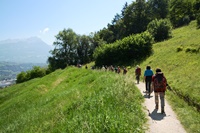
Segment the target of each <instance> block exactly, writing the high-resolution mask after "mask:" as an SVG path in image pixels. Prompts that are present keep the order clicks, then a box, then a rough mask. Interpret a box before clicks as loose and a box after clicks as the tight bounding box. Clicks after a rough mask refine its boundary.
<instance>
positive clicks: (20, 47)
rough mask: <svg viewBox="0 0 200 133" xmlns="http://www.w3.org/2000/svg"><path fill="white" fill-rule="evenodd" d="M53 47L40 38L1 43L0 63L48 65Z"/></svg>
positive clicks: (10, 40) (11, 40)
mask: <svg viewBox="0 0 200 133" xmlns="http://www.w3.org/2000/svg"><path fill="white" fill-rule="evenodd" d="M50 50H52V46H51V45H48V44H47V43H45V42H44V41H42V40H41V39H40V38H38V37H30V38H26V39H8V40H2V41H0V61H6V62H16V63H46V62H47V59H48V56H50V53H49V51H50Z"/></svg>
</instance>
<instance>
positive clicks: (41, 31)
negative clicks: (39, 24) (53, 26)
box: [40, 27, 49, 34]
mask: <svg viewBox="0 0 200 133" xmlns="http://www.w3.org/2000/svg"><path fill="white" fill-rule="evenodd" d="M47 32H49V28H48V27H47V28H45V29H43V30H40V33H42V34H46V33H47Z"/></svg>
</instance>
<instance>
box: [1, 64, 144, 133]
mask: <svg viewBox="0 0 200 133" xmlns="http://www.w3.org/2000/svg"><path fill="white" fill-rule="evenodd" d="M142 101H143V97H142V96H141V94H140V92H139V91H138V89H136V87H135V86H134V84H133V81H132V80H130V79H129V78H128V76H124V75H118V74H116V73H113V72H104V71H94V70H88V69H79V68H73V67H68V68H66V69H64V70H57V71H55V72H53V73H51V74H49V75H47V76H45V77H43V78H38V79H34V80H30V81H28V82H25V83H22V84H17V85H14V86H12V87H9V88H6V89H3V90H0V116H1V119H0V132H19V133H21V132H29V133H31V132H33V133H35V132H77V133H80V132H134V131H137V132H144V124H145V122H146V118H145V114H144V112H143V111H142V106H141V103H142Z"/></svg>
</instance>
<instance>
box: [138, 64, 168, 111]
mask: <svg viewBox="0 0 200 133" xmlns="http://www.w3.org/2000/svg"><path fill="white" fill-rule="evenodd" d="M135 76H136V81H137V83H138V84H139V81H140V76H141V68H140V67H139V65H137V67H136V69H135ZM144 81H145V87H146V91H145V92H144V93H146V94H147V95H148V97H149V98H150V95H151V93H152V92H153V91H154V94H155V105H156V106H155V109H156V110H158V108H159V100H158V97H159V96H160V104H161V113H162V114H164V113H165V110H164V106H165V91H166V87H167V86H168V84H167V80H166V78H165V76H164V74H163V73H162V71H161V69H160V68H157V69H156V73H155V74H154V73H153V71H152V69H151V67H150V66H147V67H146V70H145V71H144Z"/></svg>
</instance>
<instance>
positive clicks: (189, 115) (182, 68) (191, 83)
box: [140, 21, 200, 133]
mask: <svg viewBox="0 0 200 133" xmlns="http://www.w3.org/2000/svg"><path fill="white" fill-rule="evenodd" d="M153 50H154V54H153V55H152V56H151V57H149V58H148V59H146V60H145V61H144V62H142V63H141V64H140V65H141V67H142V70H143V72H144V70H145V68H146V66H147V65H150V66H151V67H152V69H153V70H154V72H155V69H156V68H157V67H159V68H161V69H162V71H163V72H164V74H165V76H166V77H167V80H168V83H169V85H170V86H171V87H172V89H173V90H174V92H175V94H174V93H172V92H170V91H168V92H167V98H168V99H169V100H170V102H171V104H172V105H173V109H174V110H175V111H176V113H177V115H178V117H179V118H180V120H181V123H182V124H183V125H184V126H185V128H186V129H187V131H188V132H193V133H194V132H200V113H199V111H197V108H198V109H199V108H200V76H199V75H200V59H199V58H200V30H198V29H196V21H193V22H191V24H190V25H188V26H185V27H182V28H179V29H176V30H174V31H173V38H171V39H169V40H167V41H164V42H160V43H156V44H154V46H153ZM177 95H179V96H180V97H182V98H181V99H178V98H177ZM189 105H190V106H189Z"/></svg>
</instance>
